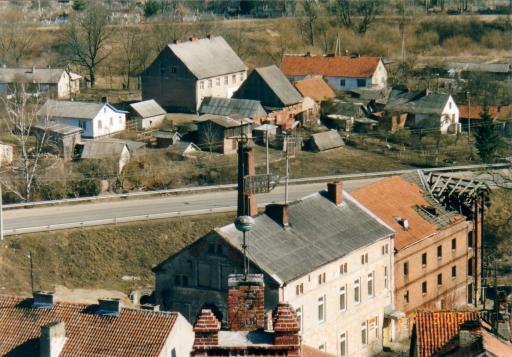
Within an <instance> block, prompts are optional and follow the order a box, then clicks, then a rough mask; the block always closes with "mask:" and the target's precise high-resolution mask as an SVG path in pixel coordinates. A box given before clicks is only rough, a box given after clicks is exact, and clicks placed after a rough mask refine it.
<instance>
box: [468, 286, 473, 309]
mask: <svg viewBox="0 0 512 357" xmlns="http://www.w3.org/2000/svg"><path fill="white" fill-rule="evenodd" d="M472 303H473V283H469V284H468V304H472Z"/></svg>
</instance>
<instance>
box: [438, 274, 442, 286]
mask: <svg viewBox="0 0 512 357" xmlns="http://www.w3.org/2000/svg"><path fill="white" fill-rule="evenodd" d="M441 285H443V274H437V286H441Z"/></svg>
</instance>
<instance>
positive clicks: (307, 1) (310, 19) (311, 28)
mask: <svg viewBox="0 0 512 357" xmlns="http://www.w3.org/2000/svg"><path fill="white" fill-rule="evenodd" d="M302 7H303V9H304V16H305V20H304V21H305V22H304V26H305V30H306V32H307V34H308V36H307V37H308V42H309V44H310V45H311V46H315V25H316V22H317V20H318V13H319V10H320V9H319V5H318V3H317V2H316V1H315V0H304V1H303V2H302Z"/></svg>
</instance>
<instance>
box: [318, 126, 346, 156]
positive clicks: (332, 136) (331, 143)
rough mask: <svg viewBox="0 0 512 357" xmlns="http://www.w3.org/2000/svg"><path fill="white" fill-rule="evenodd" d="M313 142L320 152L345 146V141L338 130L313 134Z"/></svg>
mask: <svg viewBox="0 0 512 357" xmlns="http://www.w3.org/2000/svg"><path fill="white" fill-rule="evenodd" d="M311 140H313V143H314V144H315V146H316V148H317V149H318V150H320V151H325V150H329V149H334V148H338V147H340V146H344V145H345V143H344V142H343V139H342V138H341V136H340V134H339V133H338V132H337V131H336V130H329V131H324V132H322V133H316V134H313V135H312V136H311Z"/></svg>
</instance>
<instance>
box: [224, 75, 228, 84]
mask: <svg viewBox="0 0 512 357" xmlns="http://www.w3.org/2000/svg"><path fill="white" fill-rule="evenodd" d="M228 78H229V77H228V76H224V84H225V85H227V84H228V81H229V79H228Z"/></svg>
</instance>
